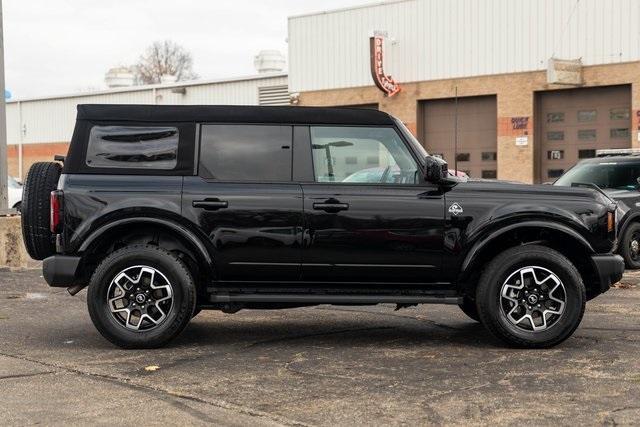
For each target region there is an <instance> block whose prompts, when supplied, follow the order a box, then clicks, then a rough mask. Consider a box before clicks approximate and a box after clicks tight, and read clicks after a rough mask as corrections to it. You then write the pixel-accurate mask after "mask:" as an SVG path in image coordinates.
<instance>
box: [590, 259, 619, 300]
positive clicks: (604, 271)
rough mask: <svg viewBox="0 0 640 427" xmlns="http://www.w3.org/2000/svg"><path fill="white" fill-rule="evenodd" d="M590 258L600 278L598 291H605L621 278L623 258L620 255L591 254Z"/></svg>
mask: <svg viewBox="0 0 640 427" xmlns="http://www.w3.org/2000/svg"><path fill="white" fill-rule="evenodd" d="M591 260H592V261H593V265H594V267H595V269H596V274H597V275H598V277H599V279H600V292H606V291H607V290H609V288H610V287H611V285H613V284H614V283H617V282H619V281H620V279H622V274H623V273H624V260H623V259H622V257H621V256H620V255H613V254H607V255H593V256H592V257H591Z"/></svg>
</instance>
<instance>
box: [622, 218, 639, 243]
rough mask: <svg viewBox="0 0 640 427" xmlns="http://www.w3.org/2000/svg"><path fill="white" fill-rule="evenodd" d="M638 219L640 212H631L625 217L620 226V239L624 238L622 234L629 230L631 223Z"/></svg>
mask: <svg viewBox="0 0 640 427" xmlns="http://www.w3.org/2000/svg"><path fill="white" fill-rule="evenodd" d="M638 220H640V212H631V213H629V215H628V216H626V217H623V220H622V221H621V222H620V225H619V228H618V239H621V238H622V235H623V234H624V233H625V231H627V227H629V224H631V223H633V222H637V221H638Z"/></svg>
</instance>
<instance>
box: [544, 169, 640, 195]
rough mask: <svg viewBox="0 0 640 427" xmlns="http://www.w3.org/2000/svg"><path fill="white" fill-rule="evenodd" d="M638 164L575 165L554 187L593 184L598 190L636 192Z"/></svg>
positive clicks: (638, 175) (638, 172)
mask: <svg viewBox="0 0 640 427" xmlns="http://www.w3.org/2000/svg"><path fill="white" fill-rule="evenodd" d="M638 177H640V164H634V163H615V162H611V163H601V164H596V163H583V164H579V165H576V166H575V167H574V168H572V169H571V170H570V171H568V172H567V173H566V174H565V175H564V176H563V177H562V178H560V179H559V180H558V181H557V182H556V185H567V186H569V185H571V184H572V183H574V182H579V183H593V184H596V185H597V186H598V187H600V188H615V189H621V190H637V189H638Z"/></svg>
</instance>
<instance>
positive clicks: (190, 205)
mask: <svg viewBox="0 0 640 427" xmlns="http://www.w3.org/2000/svg"><path fill="white" fill-rule="evenodd" d="M200 135H201V136H200V141H201V142H200V152H199V167H198V176H194V177H185V180H184V188H183V202H182V206H183V213H184V215H185V216H186V217H187V218H189V219H190V220H191V221H192V222H193V223H195V224H197V225H198V226H199V227H200V228H201V230H202V231H203V232H204V233H205V234H206V235H207V236H208V237H209V239H210V241H211V243H212V246H213V248H214V253H213V258H214V261H215V265H216V268H217V274H218V280H221V281H257V282H267V281H290V280H298V279H299V277H300V261H301V260H300V257H301V249H300V248H301V246H300V244H301V240H302V222H303V218H302V189H301V187H300V185H299V184H295V183H293V182H292V180H291V174H292V156H293V146H292V144H293V141H292V139H293V128H292V126H281V125H239V124H211V125H202V126H201V131H200Z"/></svg>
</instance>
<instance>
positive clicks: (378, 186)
mask: <svg viewBox="0 0 640 427" xmlns="http://www.w3.org/2000/svg"><path fill="white" fill-rule="evenodd" d="M310 133H311V144H310V145H311V151H312V159H313V169H314V182H313V183H305V184H303V186H302V187H303V192H304V214H305V226H306V230H305V248H304V250H303V266H302V276H303V279H304V280H306V281H334V282H352V283H353V282H366V283H372V282H396V283H400V282H405V283H430V282H434V281H436V280H437V278H438V277H439V273H440V270H441V265H442V254H443V223H444V198H443V194H442V192H441V191H440V190H439V189H438V188H437V187H435V186H432V185H430V184H426V183H421V182H422V181H423V180H422V179H421V173H420V169H419V167H418V163H417V161H416V159H415V158H414V155H413V154H412V153H411V151H410V150H409V149H408V147H407V145H406V144H405V142H404V141H403V140H402V139H401V138H400V136H399V135H398V133H397V132H396V130H395V129H394V128H392V127H326V126H320V127H314V126H312V127H311V128H310Z"/></svg>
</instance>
